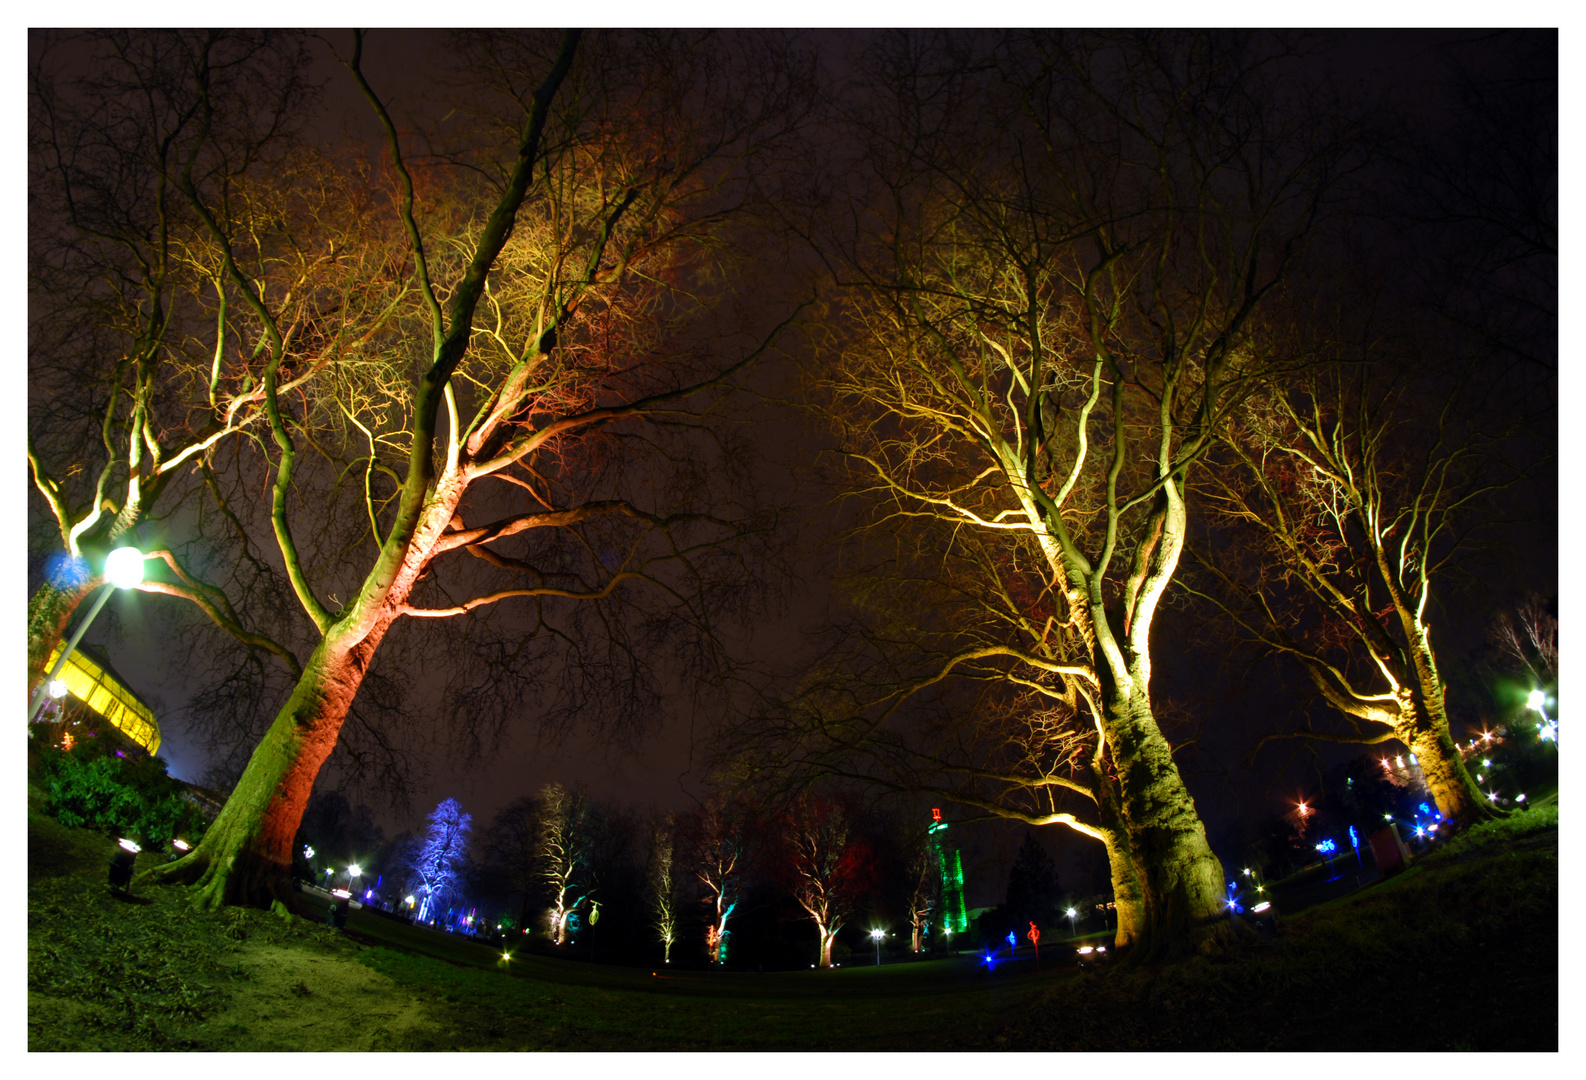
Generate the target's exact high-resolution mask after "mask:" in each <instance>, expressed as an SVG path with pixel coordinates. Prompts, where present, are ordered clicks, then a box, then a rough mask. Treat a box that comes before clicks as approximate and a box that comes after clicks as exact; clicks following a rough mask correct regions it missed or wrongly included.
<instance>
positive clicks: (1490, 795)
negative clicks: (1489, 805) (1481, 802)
mask: <svg viewBox="0 0 1586 1080" xmlns="http://www.w3.org/2000/svg"><path fill="white" fill-rule="evenodd" d="M1487 801H1488V802H1497V801H1498V793H1497V792H1496V791H1489V792H1487Z"/></svg>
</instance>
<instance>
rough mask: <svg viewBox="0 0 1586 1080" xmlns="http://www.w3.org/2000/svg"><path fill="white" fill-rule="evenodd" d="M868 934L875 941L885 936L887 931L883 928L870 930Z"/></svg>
mask: <svg viewBox="0 0 1586 1080" xmlns="http://www.w3.org/2000/svg"><path fill="white" fill-rule="evenodd" d="M870 936H871V937H873V938H875V939H876V940H877V941H880V940H881V939H882V938H884V937H886V936H887V932H886V931H885V930H872V931H870Z"/></svg>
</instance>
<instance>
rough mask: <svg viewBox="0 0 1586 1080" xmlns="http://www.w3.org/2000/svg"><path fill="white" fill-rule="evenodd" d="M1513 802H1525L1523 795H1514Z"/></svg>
mask: <svg viewBox="0 0 1586 1080" xmlns="http://www.w3.org/2000/svg"><path fill="white" fill-rule="evenodd" d="M1514 801H1515V802H1525V796H1524V795H1516V796H1515V797H1514Z"/></svg>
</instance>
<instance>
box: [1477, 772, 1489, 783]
mask: <svg viewBox="0 0 1586 1080" xmlns="http://www.w3.org/2000/svg"><path fill="white" fill-rule="evenodd" d="M1486 779H1487V778H1486V777H1485V776H1483V775H1481V773H1477V774H1476V782H1477V783H1481V782H1483V781H1485V780H1486Z"/></svg>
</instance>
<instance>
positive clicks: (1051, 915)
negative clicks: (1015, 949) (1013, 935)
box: [1002, 829, 1062, 936]
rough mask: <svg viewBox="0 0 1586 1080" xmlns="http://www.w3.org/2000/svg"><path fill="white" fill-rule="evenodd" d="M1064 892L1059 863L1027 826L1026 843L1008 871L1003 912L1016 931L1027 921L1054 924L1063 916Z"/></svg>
mask: <svg viewBox="0 0 1586 1080" xmlns="http://www.w3.org/2000/svg"><path fill="white" fill-rule="evenodd" d="M1061 891H1062V890H1061V886H1060V885H1059V884H1058V880H1057V864H1056V863H1055V862H1053V861H1052V856H1051V855H1049V854H1047V851H1046V848H1045V847H1043V846H1042V845H1041V842H1040V841H1039V840H1037V839H1036V838H1035V834H1034V833H1032V832H1030V831H1029V830H1028V829H1026V830H1025V832H1024V843H1023V844H1021V845H1019V853H1018V854H1017V855H1016V856H1014V859H1013V867H1012V869H1010V870H1009V871H1008V894H1007V897H1006V898H1005V899H1004V900H1003V901H1002V909H1003V913H1004V914H1005V915H1006V917H1007V918H1008V919H1010V920H1012V926H1013V929H1015V930H1022V929H1023V928H1024V926H1025V924H1026V923H1032V922H1033V923H1035V924H1036V925H1037V926H1043V927H1044V926H1051V925H1053V924H1055V923H1056V922H1057V920H1058V918H1059V909H1058V896H1059V894H1060V892H1061ZM1021 936H1022V934H1021Z"/></svg>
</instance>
